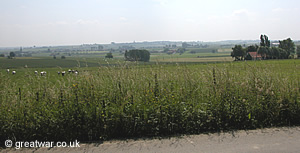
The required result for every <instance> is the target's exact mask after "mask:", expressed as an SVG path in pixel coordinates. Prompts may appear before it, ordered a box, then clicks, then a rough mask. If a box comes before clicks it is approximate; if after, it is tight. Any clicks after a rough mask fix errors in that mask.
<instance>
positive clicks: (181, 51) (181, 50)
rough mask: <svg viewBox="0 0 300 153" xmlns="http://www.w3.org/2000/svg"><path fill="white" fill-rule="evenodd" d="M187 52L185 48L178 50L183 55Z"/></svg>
mask: <svg viewBox="0 0 300 153" xmlns="http://www.w3.org/2000/svg"><path fill="white" fill-rule="evenodd" d="M185 51H186V49H185V48H178V49H177V52H179V53H180V54H183V53H184V52H185Z"/></svg>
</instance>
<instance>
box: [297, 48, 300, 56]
mask: <svg viewBox="0 0 300 153" xmlns="http://www.w3.org/2000/svg"><path fill="white" fill-rule="evenodd" d="M297 55H298V58H300V46H297Z"/></svg>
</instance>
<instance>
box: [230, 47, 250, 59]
mask: <svg viewBox="0 0 300 153" xmlns="http://www.w3.org/2000/svg"><path fill="white" fill-rule="evenodd" d="M231 56H232V57H233V58H235V60H243V59H244V57H245V56H246V50H245V49H244V48H243V47H242V46H241V45H235V46H234V47H233V48H232V52H231Z"/></svg>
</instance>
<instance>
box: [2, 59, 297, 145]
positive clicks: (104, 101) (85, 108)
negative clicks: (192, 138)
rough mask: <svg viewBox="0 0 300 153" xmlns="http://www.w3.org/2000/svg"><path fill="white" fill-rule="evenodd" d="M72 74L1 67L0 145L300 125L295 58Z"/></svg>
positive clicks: (89, 69) (124, 67) (90, 70)
mask: <svg viewBox="0 0 300 153" xmlns="http://www.w3.org/2000/svg"><path fill="white" fill-rule="evenodd" d="M1 60H3V59H1ZM11 61H13V60H11ZM96 61H97V60H95V61H93V60H91V59H90V61H89V62H90V63H94V62H95V63H96ZM76 69H77V70H78V71H79V75H75V74H72V73H70V74H69V73H67V74H66V76H61V75H58V74H57V71H61V70H66V68H59V67H53V68H18V69H16V70H17V74H16V75H12V74H7V73H6V72H5V69H1V72H0V80H1V81H0V110H1V111H0V125H1V126H0V139H1V140H0V141H4V140H6V139H11V140H13V141H14V140H18V141H21V140H26V141H30V140H39V141H42V140H52V141H63V140H75V139H77V140H79V141H91V140H105V139H110V138H119V137H140V136H157V135H159V136H161V135H172V134H191V133H201V132H207V131H219V130H228V129H251V128H260V127H269V126H283V125H299V123H300V90H299V87H300V60H270V61H247V62H226V63H217V64H205V63H202V64H201V63H198V64H195V63H191V64H184V63H182V64H180V63H176V64H166V63H160V64H150V65H144V64H138V63H136V64H130V63H128V62H123V63H119V64H118V65H114V66H110V67H107V66H100V67H99V66H97V67H76ZM35 70H38V71H41V70H45V71H47V75H46V76H40V75H35V74H34V71H35Z"/></svg>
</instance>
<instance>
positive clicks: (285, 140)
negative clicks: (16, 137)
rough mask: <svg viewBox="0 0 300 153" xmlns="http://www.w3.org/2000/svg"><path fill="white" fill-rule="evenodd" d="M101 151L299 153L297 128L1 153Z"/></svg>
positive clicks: (142, 152) (299, 133) (299, 144)
mask: <svg viewBox="0 0 300 153" xmlns="http://www.w3.org/2000/svg"><path fill="white" fill-rule="evenodd" d="M15 151H17V152H41V153H42V152H55V153H56V152H79V153H81V152H87V153H90V152H100V153H118V152H122V153H127V152H128V153H145V152H150V153H154V152H164V153H169V152H170V153H171V152H172V153H177V152H178V153H190V152H209V153H214V152H215V153H226V152H230V153H232V152H238V153H247V152H249V153H254V152H263V153H276V152H278V153H286V152H291V153H297V152H299V153H300V127H284V128H268V129H259V130H249V131H235V132H226V133H214V134H201V135H189V136H182V137H172V138H166V139H139V140H127V141H120V140H118V141H109V142H104V143H98V144H97V143H92V144H80V148H38V149H24V148H23V149H19V150H16V149H5V150H0V152H15Z"/></svg>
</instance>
